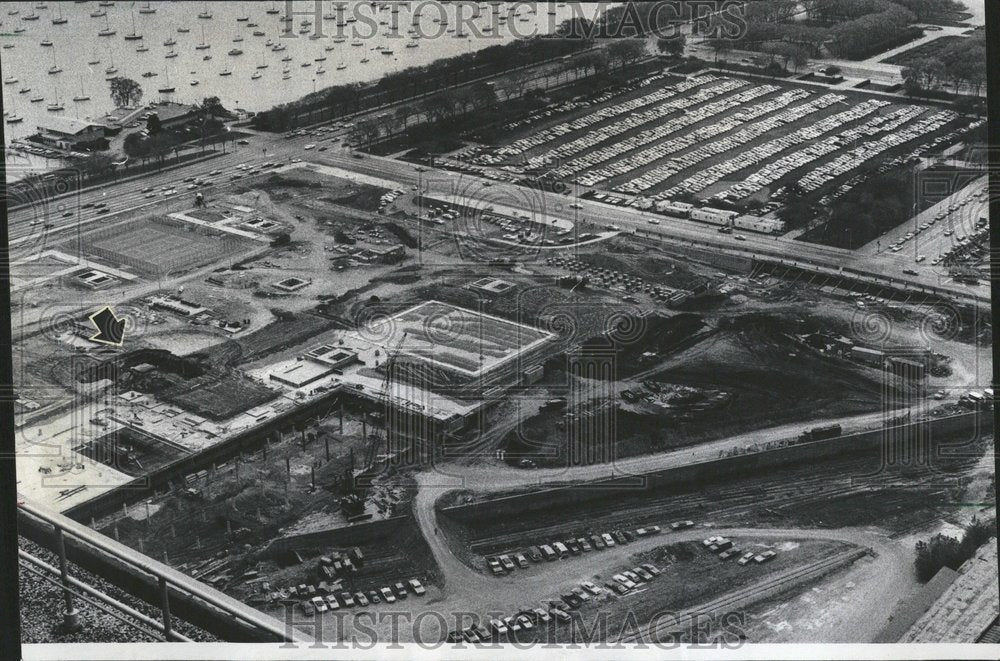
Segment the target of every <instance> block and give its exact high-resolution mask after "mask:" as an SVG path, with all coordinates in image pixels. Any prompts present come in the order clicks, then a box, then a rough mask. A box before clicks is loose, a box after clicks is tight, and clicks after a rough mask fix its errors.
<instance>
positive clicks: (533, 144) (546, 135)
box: [477, 74, 717, 164]
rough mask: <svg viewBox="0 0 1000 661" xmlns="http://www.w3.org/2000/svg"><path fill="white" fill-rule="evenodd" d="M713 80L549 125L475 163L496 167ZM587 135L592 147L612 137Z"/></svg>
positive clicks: (667, 88)
mask: <svg viewBox="0 0 1000 661" xmlns="http://www.w3.org/2000/svg"><path fill="white" fill-rule="evenodd" d="M715 80H717V77H716V76H713V75H710V74H709V75H704V76H699V77H696V78H689V79H687V80H683V81H681V82H679V83H677V84H676V85H672V86H671V85H667V86H664V87H661V88H659V89H656V90H654V91H652V92H649V93H648V94H643V95H642V96H637V97H633V98H631V99H629V100H627V101H622V102H620V103H615V104H612V105H607V106H604V107H602V108H598V109H596V110H594V111H593V112H591V113H587V114H586V115H581V116H579V117H576V118H574V119H571V120H569V121H567V122H562V123H560V124H556V125H554V126H550V127H549V128H547V129H544V130H542V131H539V132H537V133H533V134H531V135H528V136H525V137H523V138H520V139H518V140H515V141H513V142H511V143H510V144H508V145H505V146H503V147H499V148H497V149H495V150H494V151H493V152H492V158H490V159H487V158H484V156H485V154H483V155H481V156H480V158H479V159H478V160H477V162H480V163H483V164H488V163H490V162H491V161H492V162H493V163H494V164H495V163H497V162H502V161H504V160H506V159H508V158H510V157H512V156H519V155H521V154H523V153H524V152H526V151H528V150H530V149H535V148H538V147H542V146H544V145H547V144H549V143H552V142H556V141H558V140H559V139H560V138H562V137H563V136H565V135H568V134H570V133H573V132H576V131H583V130H585V129H587V128H589V127H591V126H593V125H595V124H599V123H601V122H605V121H607V120H616V122H617V121H622V120H624V119H625V118H626V117H628V116H629V115H632V114H634V113H636V112H638V111H639V110H641V109H642V108H644V107H646V106H652V105H654V104H659V103H662V102H663V101H666V100H668V99H670V98H671V97H672V96H675V95H677V94H680V93H683V92H686V91H688V90H689V89H693V88H695V87H698V86H701V85H705V84H707V83H710V82H714V81H715ZM614 124H615V122H612V123H610V124H609V126H614ZM588 135H592V136H593V137H591V138H589V139H588V141H593V144H597V143H598V142H601V141H603V140H606V139H608V138H610V137H612V136H613V135H614V134H613V133H607V132H604V133H598V132H596V131H595V132H592V133H589V134H588ZM581 144H583V143H581ZM591 146H592V145H591ZM578 151H579V150H577V151H571V152H565V153H562V152H560V153H555V152H552V153H548V152H547V153H546V154H545V155H544V156H543V157H542V158H541V159H538V160H536V161H532V162H533V163H536V164H545V163H546V162H549V161H546V160H545V159H549V160H551V159H552V158H554V157H568V156H572V155H573V154H575V153H578Z"/></svg>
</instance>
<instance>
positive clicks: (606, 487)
mask: <svg viewBox="0 0 1000 661" xmlns="http://www.w3.org/2000/svg"><path fill="white" fill-rule="evenodd" d="M992 423H993V418H992V413H990V412H984V413H976V412H970V413H961V414H958V415H953V416H947V417H943V418H936V419H932V420H929V421H925V422H914V423H910V424H907V425H899V426H897V427H893V428H887V429H884V430H883V429H878V430H874V431H868V432H861V433H858V434H849V435H847V436H839V437H837V438H832V439H826V440H821V441H812V442H809V443H800V444H797V445H791V446H788V447H785V448H779V449H775V450H767V451H763V452H756V453H752V454H744V455H739V456H736V457H726V458H724V459H717V460H712V461H705V462H700V463H696V464H688V465H685V466H678V467H674V468H667V469H663V470H660V471H655V472H650V473H644V474H642V475H629V476H622V477H617V478H609V479H606V480H599V481H596V482H587V483H584V484H579V485H568V486H561V487H554V488H550V489H541V490H535V491H530V492H527V493H522V494H516V495H511V496H501V497H499V498H490V499H487V500H481V501H477V502H474V503H467V504H462V505H452V506H450V507H443V508H441V513H442V514H446V515H447V516H450V517H452V518H454V519H456V520H459V521H463V520H475V519H481V518H490V519H497V518H503V517H505V516H518V515H523V514H524V513H526V512H533V511H538V510H545V509H548V508H551V507H555V506H560V505H569V504H574V505H576V504H581V503H585V502H587V501H590V500H595V499H605V498H608V497H612V496H620V495H626V494H636V493H638V492H641V491H644V490H648V489H658V490H664V489H667V490H677V491H683V490H690V489H691V487H692V486H693V485H698V484H700V483H707V482H715V481H718V480H719V479H720V478H727V477H733V476H737V475H747V474H755V473H756V474H760V473H761V472H764V471H767V470H769V469H772V468H774V467H777V466H784V465H789V464H797V463H803V462H806V461H817V462H818V461H823V460H824V459H829V458H831V457H836V456H841V455H844V454H855V455H858V454H871V455H872V456H873V462H872V471H873V472H874V471H876V470H877V469H878V468H879V464H878V462H877V461H876V460H875V458H876V457H877V456H878V455H879V452H880V450H881V449H882V448H883V443H884V442H885V438H886V436H887V435H888V434H889V433H891V434H892V435H893V438H894V439H900V438H906V439H907V440H912V439H914V436H915V434H916V433H917V430H918V429H919V428H920V427H922V426H923V427H925V430H923V431H921V432H920V433H921V434H924V435H925V436H924V437H925V438H930V439H937V441H936V445H935V447H936V448H937V450H938V452H939V453H940V454H941V455H942V456H947V454H948V453H947V452H946V450H947V449H960V448H961V444H962V443H964V442H966V441H969V442H971V441H972V440H973V439H974V438H975V437H977V436H978V435H979V434H981V433H983V432H985V431H989V432H990V433H992ZM987 426H988V427H987ZM963 432H966V433H967V434H968V438H967V439H964V438H960V439H959V440H953V439H954V437H956V436H959V435H960V434H962V433H963ZM904 435H905V436H904ZM948 437H951V438H949V441H951V442H952V443H954V445H949V446H946V445H945V441H944V439H945V438H948ZM952 454H954V452H952Z"/></svg>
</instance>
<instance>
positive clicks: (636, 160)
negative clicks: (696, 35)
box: [528, 79, 773, 186]
mask: <svg viewBox="0 0 1000 661" xmlns="http://www.w3.org/2000/svg"><path fill="white" fill-rule="evenodd" d="M696 80H700V79H696ZM713 82H714V81H713ZM747 86H748V83H746V82H744V81H741V80H735V79H725V80H721V81H718V82H714V84H712V85H710V86H704V87H701V88H699V89H698V90H697V91H695V92H694V93H692V94H690V95H689V96H683V97H679V98H675V99H671V100H670V101H667V102H666V103H662V104H659V105H657V106H656V107H654V108H650V109H649V110H646V111H644V112H640V113H635V114H633V115H630V116H628V117H626V118H623V119H621V120H620V121H617V122H615V123H614V124H613V125H611V126H608V127H603V128H600V129H596V130H594V131H591V132H589V133H587V134H585V135H584V136H582V137H580V138H577V139H576V140H573V141H572V142H567V143H566V144H564V145H560V146H558V147H556V148H555V149H552V150H550V151H548V152H546V153H545V154H540V155H539V156H537V157H535V158H533V159H529V160H528V164H529V166H538V165H544V164H548V163H554V162H555V161H556V160H558V161H559V164H558V167H556V168H555V169H554V170H553V174H555V175H556V176H558V177H561V178H569V177H572V176H573V175H575V174H576V173H578V172H582V171H584V170H587V169H589V168H592V167H595V166H597V165H599V164H601V163H604V162H605V161H609V160H611V159H614V158H616V157H620V156H623V155H625V154H627V153H628V152H633V151H635V150H637V149H642V148H643V147H646V146H648V145H649V144H650V143H652V142H658V141H661V140H664V139H665V138H667V137H668V136H671V135H672V134H675V133H678V132H680V131H682V130H683V129H685V128H687V127H689V126H692V125H694V124H697V123H698V122H702V121H705V120H707V119H709V118H710V117H713V116H715V115H718V114H720V113H724V112H726V111H728V110H731V109H732V108H734V107H736V106H738V105H740V104H741V103H746V102H749V101H750V100H751V99H753V98H756V97H758V96H761V95H763V94H767V93H768V92H769V91H773V90H772V89H771V88H770V87H764V86H761V87H751V88H750V89H749V90H744V91H742V92H740V93H739V94H737V95H733V96H728V97H726V98H724V99H721V100H718V101H715V102H713V103H708V102H709V101H711V100H712V99H715V98H717V97H720V96H724V95H727V94H729V93H730V92H733V91H735V90H738V89H741V88H745V87H747ZM696 106H698V107H696ZM667 117H669V119H667ZM644 125H651V127H652V128H647V129H645V130H642V131H638V132H637V133H634V134H633V135H631V136H628V137H625V134H626V133H627V132H629V131H633V130H635V129H638V128H640V127H641V126H644ZM614 137H617V138H618V139H617V140H612V141H611V142H610V144H605V145H604V146H603V147H601V148H599V149H595V150H593V151H590V152H588V153H583V152H584V151H585V150H587V149H589V148H591V147H593V146H595V145H597V144H601V143H606V142H608V141H609V139H611V138H614ZM658 148H662V149H667V150H669V149H670V144H669V143H666V142H661V143H660V144H659V145H657V147H654V148H652V149H658ZM642 158H645V159H647V160H640V157H639V156H638V154H632V155H629V156H627V157H625V158H624V159H623V160H621V161H618V162H617V163H615V164H613V165H609V166H607V167H606V168H605V169H603V170H597V171H591V172H587V173H586V174H584V175H581V176H580V177H579V181H580V183H581V184H584V185H586V186H593V185H594V184H596V183H598V182H601V181H604V180H605V179H609V178H611V177H612V176H616V175H620V174H624V173H626V172H629V171H631V170H634V169H636V168H642V167H646V166H648V165H649V163H650V161H649V160H648V158H649V157H648V156H644V157H642ZM536 159H540V160H536Z"/></svg>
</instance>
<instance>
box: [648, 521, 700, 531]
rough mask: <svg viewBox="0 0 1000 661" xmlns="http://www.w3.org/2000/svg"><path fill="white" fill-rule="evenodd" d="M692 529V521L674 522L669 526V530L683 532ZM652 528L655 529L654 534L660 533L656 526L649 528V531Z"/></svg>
mask: <svg viewBox="0 0 1000 661" xmlns="http://www.w3.org/2000/svg"><path fill="white" fill-rule="evenodd" d="M693 527H694V521H674V522H673V523H671V524H670V529H671V530H684V529H685V528H693ZM654 528H655V529H656V532H660V528H659V527H658V526H650V530H652V529H654Z"/></svg>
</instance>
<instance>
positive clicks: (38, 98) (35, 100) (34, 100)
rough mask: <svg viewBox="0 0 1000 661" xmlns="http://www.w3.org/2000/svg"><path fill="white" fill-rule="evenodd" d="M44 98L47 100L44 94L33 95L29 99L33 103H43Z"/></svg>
mask: <svg viewBox="0 0 1000 661" xmlns="http://www.w3.org/2000/svg"><path fill="white" fill-rule="evenodd" d="M44 100H45V97H44V96H33V97H31V98H30V99H28V101H29V102H31V103H41V102H42V101H44Z"/></svg>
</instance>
